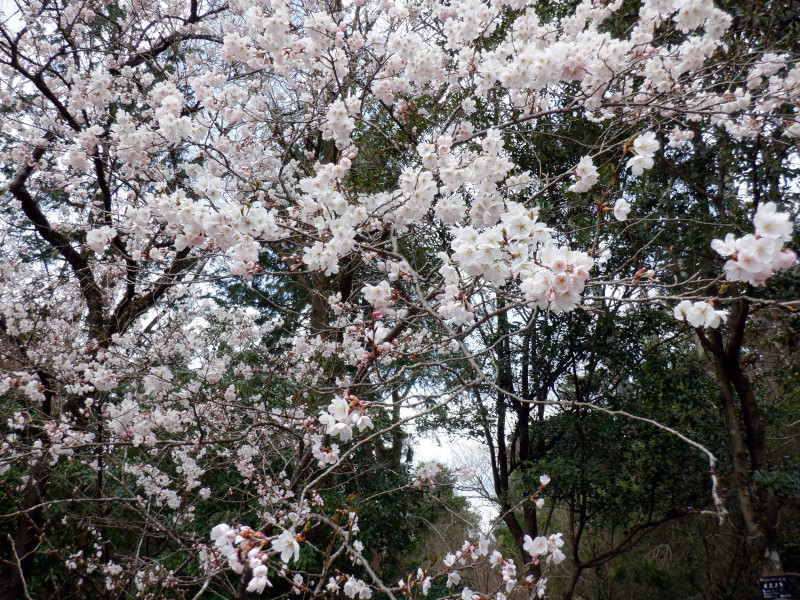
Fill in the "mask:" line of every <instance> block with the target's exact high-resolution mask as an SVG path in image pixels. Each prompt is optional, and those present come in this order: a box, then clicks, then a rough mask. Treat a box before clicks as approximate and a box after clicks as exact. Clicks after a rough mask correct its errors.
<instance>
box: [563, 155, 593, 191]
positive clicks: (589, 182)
mask: <svg viewBox="0 0 800 600" xmlns="http://www.w3.org/2000/svg"><path fill="white" fill-rule="evenodd" d="M598 176H599V173H598V172H597V167H595V166H594V163H593V162H592V158H591V157H590V156H584V157H583V158H581V159H580V160H579V161H578V165H577V166H576V167H575V177H576V179H577V181H576V182H575V183H573V184H572V185H571V186H569V191H570V192H575V193H578V194H580V193H583V192H588V191H589V190H590V189H591V188H592V186H593V185H594V184H595V183H597V178H598Z"/></svg>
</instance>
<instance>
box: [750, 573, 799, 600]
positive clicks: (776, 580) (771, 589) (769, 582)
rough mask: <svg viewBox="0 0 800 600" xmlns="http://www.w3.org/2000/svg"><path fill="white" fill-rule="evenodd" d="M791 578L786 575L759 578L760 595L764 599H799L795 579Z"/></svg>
mask: <svg viewBox="0 0 800 600" xmlns="http://www.w3.org/2000/svg"><path fill="white" fill-rule="evenodd" d="M793 580H794V578H793V577H788V576H786V575H778V576H775V577H762V578H760V579H759V580H758V583H759V585H760V586H761V597H762V598H764V600H800V595H798V589H797V587H796V581H793Z"/></svg>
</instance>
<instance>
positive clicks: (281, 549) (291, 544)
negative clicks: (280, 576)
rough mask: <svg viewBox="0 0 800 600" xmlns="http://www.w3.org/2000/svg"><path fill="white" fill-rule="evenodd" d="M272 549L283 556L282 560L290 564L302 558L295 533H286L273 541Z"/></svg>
mask: <svg viewBox="0 0 800 600" xmlns="http://www.w3.org/2000/svg"><path fill="white" fill-rule="evenodd" d="M272 549H273V550H275V552H278V553H279V554H280V555H281V560H282V561H283V562H284V563H288V562H290V561H291V560H295V561H296V560H298V559H299V558H300V544H299V543H297V538H296V537H295V534H294V532H293V531H288V530H287V531H284V532H283V533H281V534H280V535H279V536H278V537H276V538H275V539H274V540H272Z"/></svg>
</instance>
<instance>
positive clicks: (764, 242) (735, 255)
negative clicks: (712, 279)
mask: <svg viewBox="0 0 800 600" xmlns="http://www.w3.org/2000/svg"><path fill="white" fill-rule="evenodd" d="M753 225H754V226H755V235H753V234H751V233H749V234H747V235H745V236H742V237H740V238H737V237H735V236H734V235H733V234H732V233H729V234H728V235H726V236H725V239H724V240H719V239H715V240H713V241H712V242H711V247H712V248H713V249H714V251H715V252H717V254H719V255H720V256H723V257H725V256H730V257H731V258H730V259H729V260H728V261H727V262H726V263H725V266H724V270H725V279H727V280H728V281H746V282H747V283H749V284H751V285H755V286H761V285H764V282H765V281H766V280H767V279H769V277H771V276H772V275H773V274H774V273H776V272H777V271H783V270H785V269H788V268H789V267H791V266H792V265H794V264H795V262H797V255H796V254H795V253H794V252H793V251H792V250H790V249H789V248H784V243H785V242H788V241H790V240H791V239H792V231H793V229H794V225H793V223H792V222H791V221H790V220H789V214H788V213H783V212H778V207H777V205H776V204H775V203H774V202H766V203H759V205H758V208H757V209H756V213H755V216H754V217H753Z"/></svg>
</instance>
